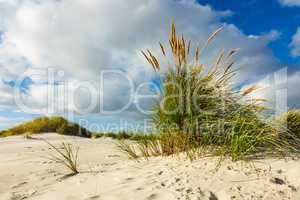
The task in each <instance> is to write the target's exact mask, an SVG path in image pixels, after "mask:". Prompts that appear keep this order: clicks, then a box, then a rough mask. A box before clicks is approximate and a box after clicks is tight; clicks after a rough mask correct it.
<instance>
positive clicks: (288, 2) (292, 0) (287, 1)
mask: <svg viewBox="0 0 300 200" xmlns="http://www.w3.org/2000/svg"><path fill="white" fill-rule="evenodd" d="M279 2H280V3H281V4H282V5H284V6H300V0H279Z"/></svg>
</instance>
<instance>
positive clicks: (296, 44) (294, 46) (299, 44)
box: [289, 27, 300, 57]
mask: <svg viewBox="0 0 300 200" xmlns="http://www.w3.org/2000/svg"><path fill="white" fill-rule="evenodd" d="M289 46H290V48H291V55H292V56H294V57H298V56H300V27H298V29H297V31H296V33H295V35H294V36H293V38H292V42H291V43H290V45H289Z"/></svg>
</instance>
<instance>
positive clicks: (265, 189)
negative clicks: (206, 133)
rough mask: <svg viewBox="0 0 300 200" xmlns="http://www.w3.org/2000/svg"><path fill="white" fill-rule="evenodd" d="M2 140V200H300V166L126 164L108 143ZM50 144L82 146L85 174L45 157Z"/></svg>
mask: <svg viewBox="0 0 300 200" xmlns="http://www.w3.org/2000/svg"><path fill="white" fill-rule="evenodd" d="M35 138H36V139H34V140H28V139H24V138H23V137H22V136H17V137H8V138H2V139H0V200H21V199H30V200H31V199H32V200H53V199H60V200H88V199H104V200H135V199H137V200H142V199H145V200H156V199H161V200H167V199H171V200H172V199H187V200H188V199H191V200H193V199H195V200H198V199H209V200H216V199H219V200H227V199H274V200H279V199H294V200H299V199H300V161H296V160H289V161H285V160H260V161H256V162H253V163H240V162H239V163H232V162H231V161H224V163H223V164H222V165H221V167H220V168H218V169H217V166H218V165H217V164H218V160H219V159H218V158H203V159H199V160H198V161H195V162H192V163H191V162H190V161H188V160H184V159H178V158H175V157H174V158H172V157H169V158H153V159H151V160H149V161H142V162H135V161H132V160H128V159H127V158H126V157H125V156H124V155H122V154H121V153H120V152H119V151H118V149H117V148H116V144H115V143H116V141H114V140H111V139H105V138H102V139H97V140H91V139H85V138H78V137H62V136H59V135H57V134H41V135H37V136H35ZM41 139H47V140H49V141H50V142H51V143H53V144H59V143H60V142H62V141H70V142H72V143H74V144H77V145H79V146H80V158H79V160H80V172H81V173H80V174H78V175H76V176H68V175H67V174H68V170H67V169H65V168H64V167H63V166H60V165H59V164H57V163H55V162H52V161H49V160H47V159H45V158H44V156H46V155H47V154H49V152H50V151H51V150H49V147H48V146H47V144H46V143H45V142H44V141H42V140H41Z"/></svg>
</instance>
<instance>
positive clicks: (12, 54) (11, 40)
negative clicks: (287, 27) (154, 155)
mask: <svg viewBox="0 0 300 200" xmlns="http://www.w3.org/2000/svg"><path fill="white" fill-rule="evenodd" d="M0 11H1V15H2V18H1V19H2V20H1V21H0V31H1V32H2V33H3V36H2V39H1V41H2V42H1V44H0V67H1V68H0V69H1V71H3V72H5V73H4V74H3V75H1V79H2V80H6V81H14V80H15V79H16V78H17V76H18V75H19V74H21V73H22V72H24V71H26V70H28V69H30V68H41V69H46V68H49V67H51V68H55V69H57V70H63V71H64V72H65V75H64V77H63V78H64V80H65V81H69V82H72V83H73V84H75V83H76V82H82V81H89V82H91V83H92V84H95V85H96V86H95V89H96V91H97V92H96V93H93V95H95V96H96V97H98V98H96V99H97V106H96V107H97V109H98V108H99V106H100V105H101V101H100V100H101V97H103V99H102V100H103V101H104V104H105V106H107V108H117V107H118V106H120V105H124V104H126V102H127V101H128V98H129V96H128V93H129V92H130V89H132V88H131V87H130V85H129V83H128V80H126V79H125V78H124V77H121V78H120V77H116V76H106V79H107V81H106V83H107V85H106V88H107V89H106V90H100V89H99V87H100V86H99V84H98V83H99V77H100V74H101V72H103V71H104V70H119V71H121V72H123V73H124V74H125V75H126V76H129V77H130V79H131V80H133V84H134V85H135V86H136V85H138V84H140V83H143V82H145V81H150V80H152V79H153V77H154V74H153V72H152V69H151V68H150V67H149V66H148V65H147V63H146V62H145V60H144V58H143V57H142V56H141V55H140V53H139V51H140V50H141V49H145V48H150V49H153V50H154V52H155V51H156V50H157V48H156V47H157V42H158V41H159V40H161V41H163V42H164V43H166V44H167V39H168V38H167V35H168V30H169V25H170V22H171V20H172V17H173V18H174V20H175V22H176V25H177V28H178V30H179V31H181V32H184V33H185V35H186V37H189V38H191V39H192V40H193V41H194V42H195V43H199V42H200V44H202V43H203V42H204V41H205V40H206V39H207V37H208V36H209V34H210V33H211V32H213V31H214V30H216V29H217V28H219V27H220V26H223V27H224V30H223V32H222V33H221V35H220V36H219V37H218V38H217V39H216V40H215V41H214V42H213V43H212V44H211V48H209V49H208V50H207V51H205V52H204V54H203V56H204V57H203V62H204V63H205V64H209V63H212V62H213V61H214V59H215V56H216V55H217V54H218V52H220V51H221V49H222V48H223V49H225V50H229V49H233V48H241V51H240V54H239V56H238V58H237V60H238V61H237V66H236V67H238V68H241V69H242V70H241V71H240V72H241V73H240V75H239V76H238V78H237V80H236V81H238V82H249V81H254V80H257V79H259V78H260V77H259V76H264V75H265V74H267V73H269V72H270V71H273V70H276V69H277V68H278V67H279V63H278V62H277V60H276V59H275V58H274V57H273V54H272V51H271V50H270V49H269V48H268V44H269V43H270V42H272V41H273V40H275V39H276V38H278V37H279V35H280V34H279V33H278V32H277V31H271V32H270V33H267V34H264V35H255V36H254V35H246V34H244V33H243V31H242V30H240V29H239V28H238V27H236V26H235V25H233V24H226V23H223V22H222V21H223V19H224V18H226V17H228V16H230V15H231V14H232V13H231V11H216V10H213V9H212V8H211V7H210V6H207V5H206V6H204V5H200V4H199V3H197V2H196V1H195V0H181V1H174V0H165V1H161V0H128V1H123V0H109V1H98V0H89V1H86V0H63V1H56V0H43V1H37V0H23V1H17V0H15V1H9V3H7V1H0ZM201 42H202V43H201ZM1 52H2V53H1ZM258 74H259V76H258ZM33 82H34V83H33V84H31V85H30V87H28V88H27V90H26V93H24V94H23V96H24V99H25V101H26V102H27V103H31V104H32V105H33V106H36V107H37V108H39V109H40V110H43V109H42V108H44V107H45V106H46V104H49V102H48V101H46V100H48V98H47V95H48V94H46V93H45V91H47V90H46V89H45V87H47V83H43V84H40V83H39V82H38V81H33ZM0 85H1V83H0ZM2 87H3V88H5V87H6V86H5V85H3V84H2V86H0V92H1V91H2V90H3V91H7V92H8V94H11V90H9V88H6V89H1V88H2ZM54 87H55V88H58V90H62V89H59V88H65V87H64V84H54ZM10 89H11V88H10ZM74 90H75V89H74V88H73V89H72V87H69V88H68V91H67V92H66V93H67V94H69V93H71V94H73V93H74V92H75V91H74ZM9 91H10V92H9ZM81 92H82V93H80V94H78V95H76V97H77V98H76V99H75V102H77V103H78V104H80V106H83V107H84V105H85V104H86V103H87V102H88V101H90V98H88V97H89V94H88V93H87V92H84V90H83V91H81ZM64 101H65V100H59V99H55V100H53V101H52V103H55V104H63V105H65V104H67V105H69V102H64ZM47 102H48V103H47ZM59 102H60V103H59ZM62 102H63V103H62ZM102 103H103V102H102ZM65 109H69V106H67V108H65ZM71 109H72V108H71ZM128 109H131V110H129V111H128V116H136V115H135V114H132V113H134V112H133V111H132V106H129V107H128Z"/></svg>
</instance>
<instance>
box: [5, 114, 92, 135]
mask: <svg viewBox="0 0 300 200" xmlns="http://www.w3.org/2000/svg"><path fill="white" fill-rule="evenodd" d="M50 132H56V133H59V134H62V135H76V136H82V137H90V135H91V133H90V132H89V131H88V130H87V129H85V128H83V127H81V126H80V125H78V124H76V123H71V122H69V121H67V120H66V119H64V118H63V117H50V118H49V117H42V118H38V119H35V120H33V121H30V122H27V123H24V124H21V125H18V126H16V127H13V128H11V129H8V130H5V131H1V132H0V137H6V136H12V135H23V134H24V135H25V137H30V135H31V134H39V133H50Z"/></svg>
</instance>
